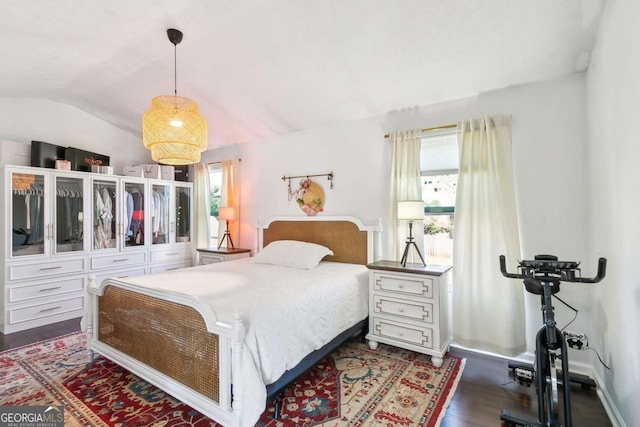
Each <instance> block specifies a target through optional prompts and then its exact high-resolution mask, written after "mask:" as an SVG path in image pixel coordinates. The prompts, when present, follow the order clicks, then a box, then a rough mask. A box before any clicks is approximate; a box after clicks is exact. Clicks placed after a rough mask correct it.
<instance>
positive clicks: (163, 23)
mask: <svg viewBox="0 0 640 427" xmlns="http://www.w3.org/2000/svg"><path fill="white" fill-rule="evenodd" d="M604 1H605V0H562V1H559V0H534V1H532V0H482V1H478V0H235V1H234V0H135V1H131V0H109V1H103V0H56V1H39V0H2V1H1V2H0V40H2V43H0V59H1V65H0V97H27V98H42V99H48V100H53V101H58V102H63V103H66V104H70V105H73V106H75V107H77V108H79V109H82V110H84V111H86V112H88V113H91V114H93V115H94V116H97V117H99V118H102V119H103V120H106V121H107V122H110V123H112V124H114V125H115V126H118V127H120V128H122V129H124V130H127V131H129V132H131V133H133V134H135V135H138V136H139V135H140V132H141V120H142V115H143V114H144V112H145V111H147V110H148V109H149V102H150V100H151V98H153V97H154V96H158V95H164V94H172V93H173V89H174V70H173V65H174V56H173V55H174V48H173V45H172V44H171V42H169V40H168V38H167V35H166V29H167V28H177V29H180V30H181V31H182V32H183V33H184V39H183V41H182V43H181V44H179V45H178V47H177V90H178V95H181V96H185V97H188V98H192V99H193V100H195V101H196V102H197V103H198V104H199V106H200V110H201V113H202V115H203V116H204V117H205V119H206V120H207V123H208V128H209V148H214V147H216V146H221V145H226V144H231V143H240V142H247V141H252V140H258V139H263V138H268V137H272V136H274V135H278V134H284V133H288V132H294V131H297V130H302V129H308V128H313V127H318V126H324V125H328V124H331V123H336V122H344V121H350V120H356V119H361V118H368V117H373V116H378V115H381V114H385V113H387V112H389V111H393V110H398V109H402V108H406V107H412V106H422V105H429V104H433V103H437V102H442V101H447V100H452V99H459V98H463V97H467V96H473V95H476V94H478V93H482V92H485V91H489V90H494V89H499V88H504V87H508V86H512V85H517V84H522V83H530V82H535V81H541V80H548V79H554V78H559V77H562V76H565V75H569V74H573V73H576V72H582V71H584V70H585V69H586V68H587V66H588V64H589V55H590V52H591V50H592V48H593V45H594V42H595V39H596V36H597V33H598V26H599V22H600V16H601V14H602V11H603V9H604Z"/></svg>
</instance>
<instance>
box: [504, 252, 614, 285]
mask: <svg viewBox="0 0 640 427" xmlns="http://www.w3.org/2000/svg"><path fill="white" fill-rule="evenodd" d="M535 258H536V259H535V260H532V261H528V260H522V261H519V262H518V264H519V265H518V269H519V270H520V272H519V273H509V272H507V263H506V259H505V256H504V255H500V272H501V273H502V275H503V276H504V277H509V278H512V279H526V278H528V277H536V273H537V274H544V275H546V276H548V275H553V276H558V278H559V280H561V281H565V282H579V283H598V282H599V281H601V280H602V279H604V277H605V275H606V273H607V259H606V258H600V259H598V272H597V274H596V276H595V277H592V278H588V277H580V276H576V271H577V272H580V269H579V268H578V266H579V265H580V263H579V262H575V261H558V260H557V258H556V257H552V256H548V255H538V256H536V257H535Z"/></svg>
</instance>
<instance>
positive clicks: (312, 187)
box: [282, 172, 333, 216]
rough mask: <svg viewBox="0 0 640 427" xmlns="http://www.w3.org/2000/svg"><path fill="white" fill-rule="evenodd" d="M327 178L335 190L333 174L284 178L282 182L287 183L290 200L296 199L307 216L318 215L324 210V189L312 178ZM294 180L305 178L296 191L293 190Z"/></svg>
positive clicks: (330, 186) (331, 187)
mask: <svg viewBox="0 0 640 427" xmlns="http://www.w3.org/2000/svg"><path fill="white" fill-rule="evenodd" d="M317 176H326V177H327V180H328V181H331V184H330V185H329V188H330V189H331V190H333V172H329V173H323V174H316V175H297V176H286V175H285V176H283V177H282V180H283V181H287V190H288V198H289V200H293V199H295V201H296V202H297V203H298V206H300V209H302V212H304V213H305V214H306V215H307V216H313V215H316V214H318V213H320V212H322V211H323V210H324V191H323V190H322V187H321V186H320V185H319V184H318V183H316V182H313V181H312V180H311V177H317ZM294 178H303V179H302V180H300V185H299V186H298V189H297V190H296V191H293V190H292V188H291V180H292V179H294Z"/></svg>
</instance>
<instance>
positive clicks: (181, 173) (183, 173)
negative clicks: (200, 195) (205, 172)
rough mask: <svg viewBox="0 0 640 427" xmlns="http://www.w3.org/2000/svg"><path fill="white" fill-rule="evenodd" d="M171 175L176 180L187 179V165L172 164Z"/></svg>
mask: <svg viewBox="0 0 640 427" xmlns="http://www.w3.org/2000/svg"><path fill="white" fill-rule="evenodd" d="M174 168H175V169H174V170H173V176H174V177H175V179H176V181H189V165H179V166H174Z"/></svg>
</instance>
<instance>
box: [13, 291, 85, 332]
mask: <svg viewBox="0 0 640 427" xmlns="http://www.w3.org/2000/svg"><path fill="white" fill-rule="evenodd" d="M84 303H85V301H84V296H83V295H79V296H75V297H70V298H66V299H61V300H57V301H51V302H47V303H42V304H35V305H30V306H23V307H11V308H9V309H8V310H7V311H8V313H7V317H8V319H7V320H8V322H9V324H11V325H13V324H15V323H20V322H27V321H31V320H36V319H41V318H44V317H51V316H56V315H60V314H64V313H69V312H73V311H78V312H83V311H84V306H85V304H84Z"/></svg>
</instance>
